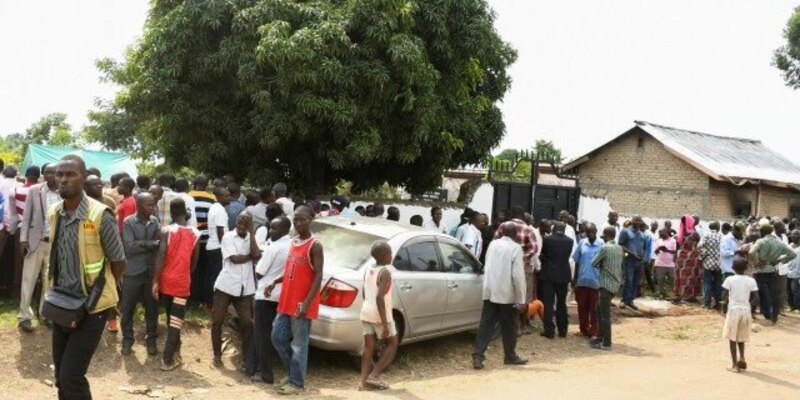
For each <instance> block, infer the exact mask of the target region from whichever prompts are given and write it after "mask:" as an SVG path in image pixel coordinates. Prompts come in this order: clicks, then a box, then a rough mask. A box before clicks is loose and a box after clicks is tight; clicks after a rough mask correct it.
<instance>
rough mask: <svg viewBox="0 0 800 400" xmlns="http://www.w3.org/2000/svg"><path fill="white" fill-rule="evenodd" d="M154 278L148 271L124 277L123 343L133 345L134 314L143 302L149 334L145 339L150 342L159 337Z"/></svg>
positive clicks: (122, 303)
mask: <svg viewBox="0 0 800 400" xmlns="http://www.w3.org/2000/svg"><path fill="white" fill-rule="evenodd" d="M152 282H153V281H152V280H151V278H150V274H149V273H148V272H144V273H141V274H139V275H134V276H126V277H125V278H124V279H122V301H121V305H120V314H122V316H121V321H120V323H121V325H122V345H123V346H132V345H133V343H134V341H135V340H134V338H133V316H134V314H135V313H136V306H137V305H138V304H139V303H141V304H142V306H143V307H144V320H145V326H146V329H147V330H146V332H147V335H146V336H145V340H146V341H147V343H148V344H151V343H155V342H156V338H157V337H158V302H157V301H156V299H154V298H153V293H152Z"/></svg>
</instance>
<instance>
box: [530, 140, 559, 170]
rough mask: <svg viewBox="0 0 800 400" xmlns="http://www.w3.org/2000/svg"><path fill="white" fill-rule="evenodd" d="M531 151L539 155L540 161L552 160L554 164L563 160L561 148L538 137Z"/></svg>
mask: <svg viewBox="0 0 800 400" xmlns="http://www.w3.org/2000/svg"><path fill="white" fill-rule="evenodd" d="M533 151H534V152H536V154H537V155H538V156H539V159H540V160H542V161H547V160H553V162H555V163H556V164H560V163H561V161H562V160H563V157H562V156H561V149H559V148H557V147H556V146H555V145H554V144H553V142H552V141H550V140H544V139H538V140H536V143H534V145H533Z"/></svg>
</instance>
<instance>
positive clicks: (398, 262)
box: [392, 239, 441, 272]
mask: <svg viewBox="0 0 800 400" xmlns="http://www.w3.org/2000/svg"><path fill="white" fill-rule="evenodd" d="M392 264H393V265H394V267H395V268H397V269H398V270H401V271H415V272H440V271H441V269H440V265H439V253H438V252H437V251H436V242H434V241H433V240H432V239H431V241H425V242H415V243H412V244H410V245H406V246H404V247H403V248H402V249H400V251H398V252H397V256H395V258H394V262H393V263H392Z"/></svg>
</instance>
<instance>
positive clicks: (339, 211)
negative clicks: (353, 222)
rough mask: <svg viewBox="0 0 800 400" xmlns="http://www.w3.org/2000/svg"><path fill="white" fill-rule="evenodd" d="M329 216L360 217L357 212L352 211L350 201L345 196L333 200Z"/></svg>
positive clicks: (335, 197)
mask: <svg viewBox="0 0 800 400" xmlns="http://www.w3.org/2000/svg"><path fill="white" fill-rule="evenodd" d="M334 210H336V211H334ZM329 215H341V216H343V217H358V216H359V214H358V213H357V212H355V211H353V210H351V209H350V199H348V198H347V197H344V196H334V197H333V198H332V199H331V214H329Z"/></svg>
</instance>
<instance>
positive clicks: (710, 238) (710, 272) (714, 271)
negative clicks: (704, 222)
mask: <svg viewBox="0 0 800 400" xmlns="http://www.w3.org/2000/svg"><path fill="white" fill-rule="evenodd" d="M708 230H709V232H708V233H706V234H705V235H704V236H703V238H702V240H701V241H700V257H701V258H702V260H703V268H704V270H703V297H704V302H703V306H704V307H705V308H712V304H711V300H712V299H713V300H714V305H713V307H719V306H720V302H721V301H722V261H721V258H720V252H719V249H720V244H721V243H722V234H721V233H720V232H719V222H712V223H710V224H709V225H708Z"/></svg>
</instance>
